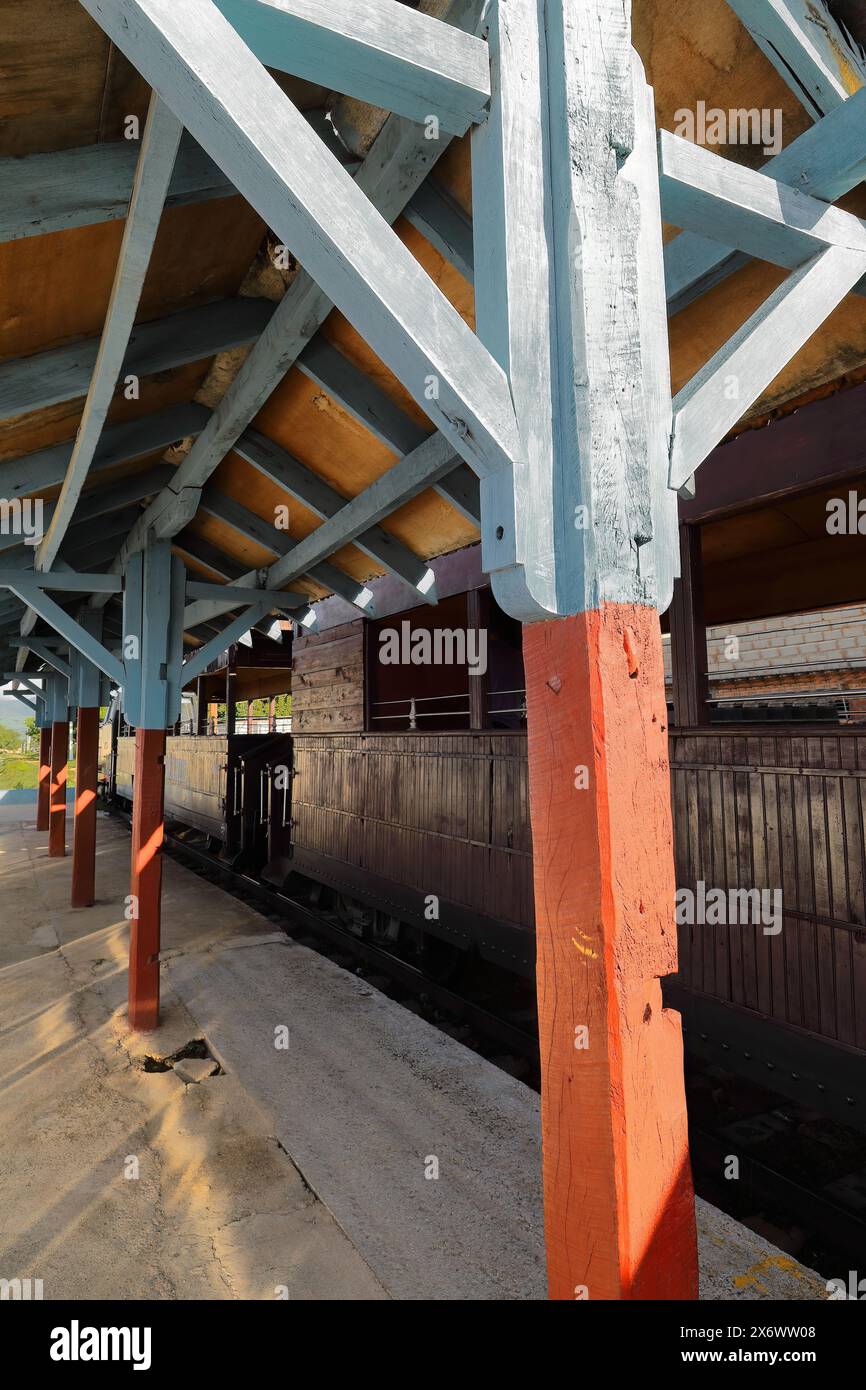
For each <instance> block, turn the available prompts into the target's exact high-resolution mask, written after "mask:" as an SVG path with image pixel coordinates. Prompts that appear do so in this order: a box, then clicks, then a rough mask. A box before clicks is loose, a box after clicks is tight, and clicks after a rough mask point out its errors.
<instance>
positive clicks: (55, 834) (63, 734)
mask: <svg viewBox="0 0 866 1390" xmlns="http://www.w3.org/2000/svg"><path fill="white" fill-rule="evenodd" d="M68 761H69V724H68V722H67V721H66V720H65V719H64V720H55V722H54V723H53V724H52V725H51V785H50V791H49V807H48V853H49V855H50V856H51V857H52V858H57V859H60V858H62V857H63V855H65V853H66V769H67V764H68Z"/></svg>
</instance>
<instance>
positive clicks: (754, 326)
mask: <svg viewBox="0 0 866 1390" xmlns="http://www.w3.org/2000/svg"><path fill="white" fill-rule="evenodd" d="M864 273H866V252H864V251H852V250H850V249H849V248H848V247H846V246H830V247H827V248H826V249H825V250H823V251H821V252H820V253H819V254H818V255H817V256H815V257H814V258H813V259H812V260H810V261H807V262H806V264H805V265H803V266H801V267H800V268H799V269H798V270H795V271H794V272H793V273H792V274H791V275H789V276H788V277H787V279H786V280H785V281H784V282H783V283H782V284H781V285H780V286H779V287H778V288H777V289H776V290H774V291H773V293H772V294H771V295H770V296H769V298H768V299H767V300H766V301H765V302H764V303H763V304H762V305H761V306H760V308H759V309H757V310H756V311H755V313H754V314H752V315H751V316H750V317H749V318H748V319H747V320H746V322H745V323H744V324H743V326H742V327H741V328H740V329H738V331H737V332H736V333H735V334H734V335H733V337H732V338H730V339H729V340H728V341H727V342H726V343H725V344H724V345H723V346H722V347H721V348H720V349H719V351H718V352H717V353H715V354H714V355H713V356H712V357H711V358H710V360H709V362H707V363H706V364H705V365H704V366H703V367H702V368H701V370H700V371H699V372H696V373H695V375H694V376H693V377H692V379H691V381H689V382H688V383H687V384H686V386H684V387H683V389H682V390H681V391H680V392H679V393H678V394H677V396H676V397H675V399H674V403H673V408H674V429H673V440H672V444H671V461H670V485H671V487H672V488H681V487H683V486H684V485H685V484H686V483H687V482H688V481H689V479H690V478H691V477H692V475H693V474H694V472H695V469H696V468H697V467H698V466H699V465H700V464H701V463H702V462H703V461H704V459H705V458H707V457H708V455H709V454H711V453H712V451H713V449H715V447H716V445H717V444H718V443H720V441H721V440H722V439H723V438H724V437H725V435H726V434H727V433H728V431H729V430H730V429H732V428H733V426H734V425H735V424H736V422H737V421H738V420H739V419H740V418H741V416H742V415H743V414H744V413H745V412H746V411H747V410H748V409H749V407H750V406H751V405H752V404H754V402H755V401H756V400H757V399H758V398H759V397H760V396H761V394H762V392H763V391H765V390H766V388H767V387H768V386H769V385H770V382H771V381H773V380H774V379H775V377H776V376H778V374H779V372H780V371H781V370H782V368H783V367H784V366H785V364H786V363H787V362H789V361H790V360H791V358H792V357H793V356H794V354H795V353H796V352H798V351H799V350H800V348H801V347H802V346H803V344H804V343H805V342H807V341H808V339H809V338H810V337H811V336H812V334H813V333H814V332H815V331H816V330H817V329H818V328H820V326H821V324H822V323H823V322H824V320H825V319H826V318H827V317H828V315H829V314H831V313H832V311H833V310H834V309H835V307H836V305H837V304H838V303H840V301H841V300H842V299H844V297H845V295H846V294H847V292H848V291H849V290H850V288H851V286H852V285H853V284H854V283H855V282H856V281H857V280H858V279H859V278H860V276H862V275H863V274H864ZM732 382H733V383H735V384H736V388H737V389H736V392H735V393H734V392H732V391H731V389H730V388H731V383H732Z"/></svg>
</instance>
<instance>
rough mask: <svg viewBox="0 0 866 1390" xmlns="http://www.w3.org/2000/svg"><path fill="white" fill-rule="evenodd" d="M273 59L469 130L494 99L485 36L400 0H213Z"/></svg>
mask: <svg viewBox="0 0 866 1390" xmlns="http://www.w3.org/2000/svg"><path fill="white" fill-rule="evenodd" d="M216 4H217V6H218V8H219V9H220V10H222V12H223V14H224V15H225V16H226V18H227V19H228V20H229V21H230V22H231V24H232V25H233V26H234V28H235V29H236V30H237V31H238V33H239V34H240V35H241V37H242V38H243V39H244V41H245V42H246V43H247V44H248V45H249V47H250V48H251V49H252V51H253V52H254V53H255V54H256V55H257V57H258V58H259V59H260V60H261V62H262V63H264V64H265V65H266V66H267V67H270V68H278V69H282V71H284V72H289V73H292V74H293V75H294V76H296V77H305V78H308V79H309V80H310V81H311V82H316V83H320V84H321V85H322V86H325V87H331V88H333V89H334V90H335V91H338V92H343V93H345V94H346V95H347V96H352V97H356V98H357V99H358V100H360V101H365V102H369V103H370V104H371V105H373V106H380V107H384V108H385V110H386V111H394V112H397V113H399V114H400V115H402V116H407V117H408V118H409V119H410V120H413V121H419V122H422V123H423V122H425V121H430V120H431V119H435V120H437V121H438V122H439V124H440V125H441V126H442V128H443V129H444V130H447V131H450V132H451V134H453V135H463V134H464V133H465V131H466V130H468V128H469V126H470V125H471V124H472V123H473V122H474V121H478V120H481V118H482V117H483V114H484V109H485V106H486V105H487V102H488V101H489V100H490V64H489V60H488V56H487V45H486V44H485V43H483V42H482V41H481V40H480V39H476V38H475V37H474V36H473V35H471V34H464V33H461V32H460V30H458V29H454V28H453V27H452V26H451V25H448V24H443V23H442V21H441V20H439V19H434V18H432V17H431V16H429V15H425V14H418V13H417V12H416V11H415V10H412V9H409V8H408V7H407V6H405V5H401V4H399V3H398V0H364V3H363V4H358V3H357V0H216Z"/></svg>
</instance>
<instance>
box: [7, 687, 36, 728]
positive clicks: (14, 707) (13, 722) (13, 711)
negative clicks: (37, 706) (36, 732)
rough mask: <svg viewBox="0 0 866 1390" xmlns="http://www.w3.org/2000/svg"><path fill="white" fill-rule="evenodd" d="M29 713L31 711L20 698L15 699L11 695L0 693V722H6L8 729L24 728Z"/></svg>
mask: <svg viewBox="0 0 866 1390" xmlns="http://www.w3.org/2000/svg"><path fill="white" fill-rule="evenodd" d="M29 713H30V711H29V710H27V709H25V708H24V706H23V705H22V704H20V703H19V702H18V700H13V699H12V697H11V696H10V695H3V694H0V724H5V725H6V727H7V729H23V728H24V720H25V719H26V718H27V716H28V714H29Z"/></svg>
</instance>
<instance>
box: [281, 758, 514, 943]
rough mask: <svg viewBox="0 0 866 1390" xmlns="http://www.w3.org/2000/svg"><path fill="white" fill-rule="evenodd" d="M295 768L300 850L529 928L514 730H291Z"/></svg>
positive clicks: (294, 809)
mask: <svg viewBox="0 0 866 1390" xmlns="http://www.w3.org/2000/svg"><path fill="white" fill-rule="evenodd" d="M294 770H295V779H294V786H293V795H292V814H293V817H294V822H295V824H294V835H293V840H294V843H295V845H296V847H297V848H298V850H299V851H301V852H304V851H306V852H309V853H311V854H316V855H326V856H329V857H331V858H338V859H343V860H344V861H346V862H347V863H349V864H351V865H352V866H353V867H355V868H358V869H364V870H366V871H367V872H369V873H370V874H374V875H380V876H382V877H385V878H388V879H390V880H392V881H394V882H396V883H400V884H403V885H406V886H407V887H412V888H415V889H416V890H417V891H418V892H419V894H420V895H422V896H426V895H428V894H433V895H436V896H438V897H440V898H443V899H445V900H447V901H448V902H451V903H455V904H459V905H461V906H464V907H467V908H473V909H475V910H476V911H477V912H479V913H481V914H483V915H484V916H488V917H496V918H498V919H500V920H503V921H506V922H514V923H518V924H524V925H526V926H529V927H531V926H532V923H533V920H534V916H533V903H532V861H531V842H530V832H529V815H528V806H529V798H528V790H527V771H526V740H525V738H524V737H523V736H522V735H520V734H517V735H511V734H483V733H479V734H428V735H423V734H418V735H415V734H408V735H407V734H399V735H388V734H378V735H377V734H360V735H354V736H335V737H316V736H304V735H302V736H300V737H298V736H297V735H296V736H295V737H294Z"/></svg>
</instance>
